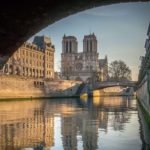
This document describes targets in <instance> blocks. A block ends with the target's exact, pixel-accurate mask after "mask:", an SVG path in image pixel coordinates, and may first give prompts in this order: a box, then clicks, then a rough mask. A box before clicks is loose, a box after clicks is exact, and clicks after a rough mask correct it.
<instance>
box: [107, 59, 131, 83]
mask: <svg viewBox="0 0 150 150" xmlns="http://www.w3.org/2000/svg"><path fill="white" fill-rule="evenodd" d="M109 76H110V80H115V81H125V80H131V70H130V69H129V67H128V66H127V65H126V64H125V62H123V61H121V60H119V61H117V60H115V61H113V62H112V63H111V64H110V67H109Z"/></svg>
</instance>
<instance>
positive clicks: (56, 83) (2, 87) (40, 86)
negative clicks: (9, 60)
mask: <svg viewBox="0 0 150 150" xmlns="http://www.w3.org/2000/svg"><path fill="white" fill-rule="evenodd" d="M80 84H81V82H80V81H70V80H44V79H35V78H34V79H33V78H27V77H21V76H17V75H15V76H12V75H11V76H9V75H8V76H6V75H1V76H0V99H5V98H31V97H32V98H34V97H59V96H60V97H63V96H74V95H75V93H76V92H77V90H78V88H79V86H80Z"/></svg>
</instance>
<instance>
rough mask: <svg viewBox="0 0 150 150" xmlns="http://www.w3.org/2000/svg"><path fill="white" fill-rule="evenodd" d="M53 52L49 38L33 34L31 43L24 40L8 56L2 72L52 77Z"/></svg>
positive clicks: (35, 76) (34, 76)
mask: <svg viewBox="0 0 150 150" xmlns="http://www.w3.org/2000/svg"><path fill="white" fill-rule="evenodd" d="M54 52H55V48H54V45H52V42H51V39H50V38H48V37H46V36H35V37H34V40H33V42H32V43H28V42H25V43H24V44H23V45H22V46H21V47H19V48H18V49H17V50H16V52H15V53H14V54H13V55H12V56H11V57H10V58H9V60H8V61H7V63H6V64H5V65H4V67H3V74H16V75H21V76H27V77H33V78H46V79H49V78H54Z"/></svg>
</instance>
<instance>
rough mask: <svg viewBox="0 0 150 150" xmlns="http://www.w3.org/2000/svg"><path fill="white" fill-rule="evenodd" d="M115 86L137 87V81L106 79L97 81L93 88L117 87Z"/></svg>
mask: <svg viewBox="0 0 150 150" xmlns="http://www.w3.org/2000/svg"><path fill="white" fill-rule="evenodd" d="M115 86H124V87H136V82H135V81H121V82H117V81H116V82H111V81H105V82H96V83H95V84H94V85H93V86H92V89H93V90H94V89H103V88H107V87H115Z"/></svg>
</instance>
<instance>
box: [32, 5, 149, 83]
mask: <svg viewBox="0 0 150 150" xmlns="http://www.w3.org/2000/svg"><path fill="white" fill-rule="evenodd" d="M149 22H150V2H145V3H141V2H138V3H121V4H114V5H108V6H102V7H96V8H93V9H89V10H86V11H83V12H80V13H77V14H75V15H71V16H69V17H66V18H64V19H62V20H60V21H58V22H56V23H54V24H52V25H49V26H48V27H46V28H44V29H43V30H41V31H40V32H38V33H37V34H36V35H46V36H49V37H51V39H52V42H53V44H54V45H55V48H56V52H55V70H59V68H60V60H61V57H60V56H61V55H60V54H61V50H62V49H61V48H62V45H61V44H62V43H61V42H62V37H63V35H64V34H66V35H74V36H76V37H77V40H78V50H79V51H82V50H83V37H84V35H87V34H90V33H93V32H94V33H95V35H96V37H97V40H98V52H99V57H100V58H104V56H105V55H107V56H108V61H109V63H111V61H114V60H120V59H121V60H123V61H124V62H125V63H126V64H127V65H128V66H129V67H130V69H131V70H132V79H133V80H136V79H137V76H138V69H139V65H140V60H139V57H140V56H141V55H144V54H145V49H144V44H145V40H146V38H147V36H146V33H147V28H148V24H149ZM32 39H33V37H32V38H30V40H29V41H32Z"/></svg>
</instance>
